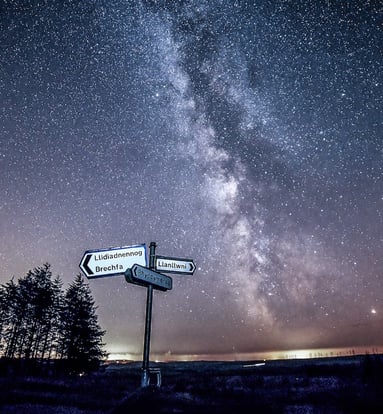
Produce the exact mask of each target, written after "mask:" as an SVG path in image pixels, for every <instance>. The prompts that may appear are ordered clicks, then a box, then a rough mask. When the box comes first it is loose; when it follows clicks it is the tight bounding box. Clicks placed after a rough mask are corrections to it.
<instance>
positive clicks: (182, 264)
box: [155, 256, 195, 275]
mask: <svg viewBox="0 0 383 414" xmlns="http://www.w3.org/2000/svg"><path fill="white" fill-rule="evenodd" d="M155 268H156V270H160V271H162V272H166V273H179V274H184V275H192V274H193V273H194V271H195V264H194V262H193V260H192V259H181V258H178V257H165V256H156V263H155Z"/></svg>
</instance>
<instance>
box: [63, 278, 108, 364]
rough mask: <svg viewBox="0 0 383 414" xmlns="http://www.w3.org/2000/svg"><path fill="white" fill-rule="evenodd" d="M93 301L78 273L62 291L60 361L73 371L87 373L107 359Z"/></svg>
mask: <svg viewBox="0 0 383 414" xmlns="http://www.w3.org/2000/svg"><path fill="white" fill-rule="evenodd" d="M104 334H105V331H103V330H101V328H100V326H99V324H98V318H97V315H96V307H95V303H94V299H93V297H92V295H91V292H90V289H89V286H88V285H87V284H85V282H84V279H83V277H82V276H81V274H79V275H77V276H76V278H75V280H74V282H73V283H71V284H70V285H69V287H68V289H67V290H66V292H65V299H64V309H63V312H62V326H61V353H62V355H61V356H62V358H65V359H67V360H68V363H69V364H68V365H69V366H70V367H71V368H72V370H73V371H75V372H79V371H88V370H90V369H93V368H94V367H95V366H97V364H98V363H99V361H100V359H102V358H103V357H105V356H106V354H105V352H104V351H103V346H104V344H103V343H102V337H103V335H104Z"/></svg>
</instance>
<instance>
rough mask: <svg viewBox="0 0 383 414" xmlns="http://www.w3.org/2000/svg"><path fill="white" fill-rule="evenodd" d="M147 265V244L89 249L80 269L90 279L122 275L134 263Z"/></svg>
mask: <svg viewBox="0 0 383 414" xmlns="http://www.w3.org/2000/svg"><path fill="white" fill-rule="evenodd" d="M136 263H137V264H140V265H143V266H146V264H147V259H146V246H145V244H139V245H136V246H125V247H112V248H110V249H100V250H87V251H86V252H85V253H84V256H83V257H82V259H81V262H80V269H81V270H82V271H83V273H84V274H85V276H86V277H87V278H88V279H94V278H97V277H104V276H112V275H121V274H124V273H125V271H126V270H127V269H129V268H131V267H132V266H133V265H134V264H136Z"/></svg>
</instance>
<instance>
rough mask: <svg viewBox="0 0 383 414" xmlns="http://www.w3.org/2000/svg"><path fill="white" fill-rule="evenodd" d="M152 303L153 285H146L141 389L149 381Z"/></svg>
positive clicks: (151, 259)
mask: <svg viewBox="0 0 383 414" xmlns="http://www.w3.org/2000/svg"><path fill="white" fill-rule="evenodd" d="M155 254H156V243H155V242H151V243H150V245H149V269H154V267H155ZM152 303H153V285H150V284H149V285H148V287H147V294H146V318H145V337H144V355H143V361H142V377H141V387H147V386H148V385H149V381H150V371H149V352H150V331H151V323H152Z"/></svg>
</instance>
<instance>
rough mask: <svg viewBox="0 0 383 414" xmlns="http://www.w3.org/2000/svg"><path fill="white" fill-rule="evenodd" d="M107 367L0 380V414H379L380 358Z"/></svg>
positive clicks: (382, 399) (382, 393)
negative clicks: (146, 376)
mask: <svg viewBox="0 0 383 414" xmlns="http://www.w3.org/2000/svg"><path fill="white" fill-rule="evenodd" d="M151 367H152V368H159V369H160V372H161V385H160V386H159V387H158V386H157V385H156V384H155V382H156V381H155V380H156V377H155V375H154V376H153V377H152V378H151V380H152V381H151V384H150V385H149V386H148V387H144V388H143V387H141V364H140V363H137V362H134V363H123V364H121V363H120V364H118V363H113V364H108V365H107V366H105V367H104V369H102V370H100V371H98V372H96V373H93V374H88V375H84V376H71V377H68V376H66V377H64V376H57V375H52V374H50V375H48V374H46V375H45V376H30V375H29V376H27V375H20V374H18V375H13V374H10V373H8V374H6V375H3V376H2V377H0V385H1V389H0V414H3V413H7V414H13V413H28V414H101V413H108V414H122V413H124V414H125V413H140V412H150V413H206V414H207V413H209V414H216V413H223V414H224V413H227V414H228V413H238V414H239V413H241V414H242V413H254V412H257V413H278V414H279V413H286V414H292V413H294V414H298V413H321V414H322V413H324V414H327V413H328V414H332V413H369V414H371V413H382V412H383V357H382V356H379V355H364V356H350V357H342V358H339V357H338V358H321V359H308V360H283V361H235V362H219V361H217V362H204V361H200V362H172V363H156V364H155V363H151Z"/></svg>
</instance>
